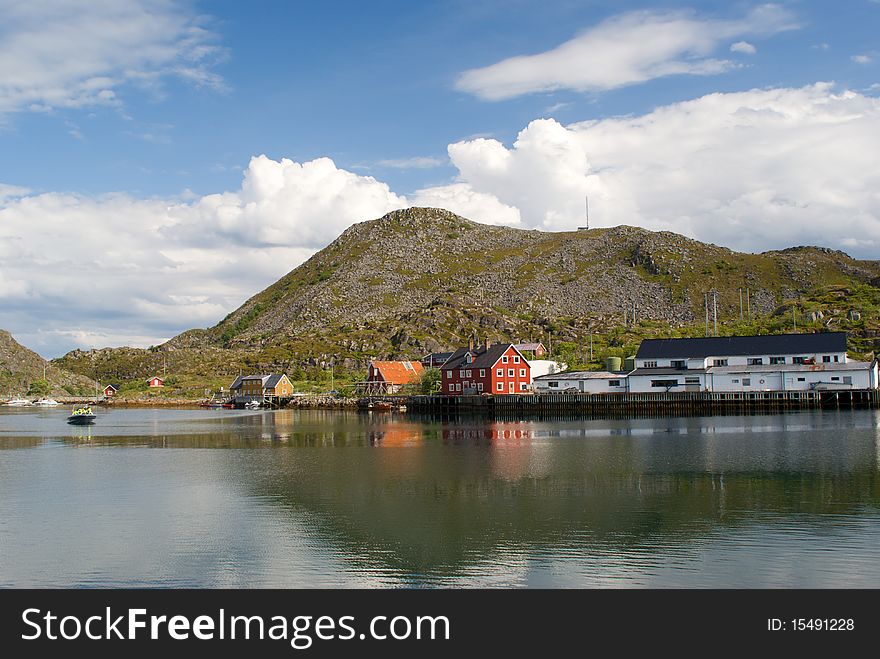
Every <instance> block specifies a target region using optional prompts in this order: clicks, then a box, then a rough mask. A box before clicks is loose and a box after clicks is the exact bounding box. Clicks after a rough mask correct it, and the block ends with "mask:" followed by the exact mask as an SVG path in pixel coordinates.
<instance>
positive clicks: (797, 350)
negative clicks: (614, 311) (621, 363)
mask: <svg viewBox="0 0 880 659" xmlns="http://www.w3.org/2000/svg"><path fill="white" fill-rule="evenodd" d="M820 352H846V332H817V333H813V334H769V335H761V336H710V337H700V338H696V339H645V340H644V341H642V343H641V345H640V346H639V350H638V352H637V353H636V357H637V358H638V359H657V358H661V359H688V358H692V359H700V358H705V357H712V356H718V355H731V356H734V355H736V356H743V355H798V354H801V353H804V354H809V353H820Z"/></svg>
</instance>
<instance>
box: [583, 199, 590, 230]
mask: <svg viewBox="0 0 880 659" xmlns="http://www.w3.org/2000/svg"><path fill="white" fill-rule="evenodd" d="M584 206H585V209H586V213H587V214H586V222H587V229H589V228H590V197H589V195H584Z"/></svg>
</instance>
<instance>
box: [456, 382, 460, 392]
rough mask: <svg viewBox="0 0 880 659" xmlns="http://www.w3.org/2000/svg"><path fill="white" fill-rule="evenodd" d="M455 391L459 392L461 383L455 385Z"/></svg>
mask: <svg viewBox="0 0 880 659" xmlns="http://www.w3.org/2000/svg"><path fill="white" fill-rule="evenodd" d="M455 390H456V391H461V382H459V383H457V384H456V385H455Z"/></svg>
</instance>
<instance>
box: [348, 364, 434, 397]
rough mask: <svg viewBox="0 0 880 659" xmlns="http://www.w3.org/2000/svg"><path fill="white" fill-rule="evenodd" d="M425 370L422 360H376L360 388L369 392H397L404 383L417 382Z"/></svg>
mask: <svg viewBox="0 0 880 659" xmlns="http://www.w3.org/2000/svg"><path fill="white" fill-rule="evenodd" d="M424 372H425V368H424V367H423V366H422V363H421V362H413V361H397V362H391V361H374V362H370V368H369V369H368V370H367V379H366V380H365V381H364V382H363V383H362V386H361V387H360V388H361V389H363V390H364V393H368V394H396V393H398V392H399V391H400V389H401V388H402V387H403V386H404V385H407V384H417V383H418V382H419V381H420V380H421V378H422V375H423V374H424Z"/></svg>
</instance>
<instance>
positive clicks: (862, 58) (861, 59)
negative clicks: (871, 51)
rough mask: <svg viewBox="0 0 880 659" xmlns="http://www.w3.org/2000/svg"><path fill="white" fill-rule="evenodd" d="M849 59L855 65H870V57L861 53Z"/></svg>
mask: <svg viewBox="0 0 880 659" xmlns="http://www.w3.org/2000/svg"><path fill="white" fill-rule="evenodd" d="M850 59H851V60H852V61H853V62H855V63H856V64H870V63H871V56H870V55H866V54H864V53H862V54H861V55H853V56H852V57H850Z"/></svg>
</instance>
